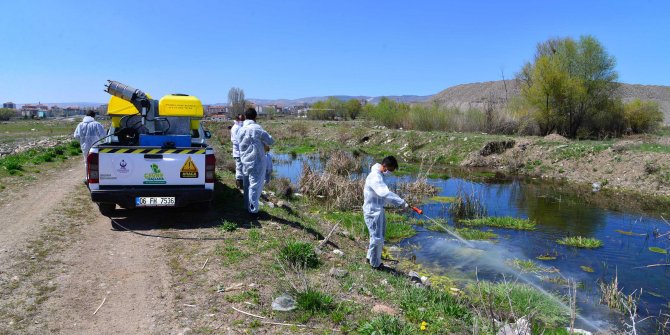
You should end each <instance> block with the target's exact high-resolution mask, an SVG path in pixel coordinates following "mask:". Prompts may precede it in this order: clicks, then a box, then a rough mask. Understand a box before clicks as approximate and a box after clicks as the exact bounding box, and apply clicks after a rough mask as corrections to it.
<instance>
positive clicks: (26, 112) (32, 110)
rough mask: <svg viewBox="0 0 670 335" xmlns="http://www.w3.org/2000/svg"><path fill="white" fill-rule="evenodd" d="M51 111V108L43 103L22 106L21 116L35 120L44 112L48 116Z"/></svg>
mask: <svg viewBox="0 0 670 335" xmlns="http://www.w3.org/2000/svg"><path fill="white" fill-rule="evenodd" d="M48 111H49V106H47V105H43V104H42V103H38V104H36V105H35V104H25V105H23V106H21V116H23V117H26V118H35V117H38V116H39V113H40V112H42V113H43V114H46V113H47V112H48Z"/></svg>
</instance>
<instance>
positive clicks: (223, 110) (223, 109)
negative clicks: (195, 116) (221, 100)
mask: <svg viewBox="0 0 670 335" xmlns="http://www.w3.org/2000/svg"><path fill="white" fill-rule="evenodd" d="M229 109H230V107H228V106H214V105H210V106H206V107H205V115H206V116H210V115H216V114H227V113H228V110H229Z"/></svg>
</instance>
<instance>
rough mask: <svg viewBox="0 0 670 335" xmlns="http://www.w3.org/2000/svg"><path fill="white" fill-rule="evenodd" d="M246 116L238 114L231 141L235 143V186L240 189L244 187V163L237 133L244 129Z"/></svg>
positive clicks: (232, 129)
mask: <svg viewBox="0 0 670 335" xmlns="http://www.w3.org/2000/svg"><path fill="white" fill-rule="evenodd" d="M243 122H244V115H242V114H237V116H236V117H235V124H233V126H232V127H231V128H230V141H231V142H232V143H233V159H234V160H235V185H236V186H237V188H238V189H242V188H243V187H244V185H243V180H244V178H243V177H242V162H241V161H240V142H238V141H237V131H238V130H240V128H242V123H243Z"/></svg>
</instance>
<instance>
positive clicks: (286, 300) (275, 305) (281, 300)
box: [272, 293, 297, 312]
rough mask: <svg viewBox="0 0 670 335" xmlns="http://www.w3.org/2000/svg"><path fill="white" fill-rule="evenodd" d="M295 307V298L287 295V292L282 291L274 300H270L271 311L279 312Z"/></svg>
mask: <svg viewBox="0 0 670 335" xmlns="http://www.w3.org/2000/svg"><path fill="white" fill-rule="evenodd" d="M296 308H297V305H296V302H295V299H293V297H291V296H290V295H288V293H284V294H282V295H280V296H278V297H277V298H275V300H273V301H272V310H273V311H280V312H288V311H292V310H294V309H296Z"/></svg>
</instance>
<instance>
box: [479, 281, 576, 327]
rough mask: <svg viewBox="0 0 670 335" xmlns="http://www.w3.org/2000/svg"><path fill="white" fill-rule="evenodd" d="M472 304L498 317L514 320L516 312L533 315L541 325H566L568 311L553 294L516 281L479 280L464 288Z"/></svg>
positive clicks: (517, 313) (517, 314)
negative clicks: (492, 281)
mask: <svg viewBox="0 0 670 335" xmlns="http://www.w3.org/2000/svg"><path fill="white" fill-rule="evenodd" d="M466 291H467V292H468V295H469V296H470V297H471V298H472V301H473V304H474V305H475V306H477V307H479V308H483V310H487V311H490V312H491V313H492V314H493V315H491V316H492V317H495V318H496V319H498V320H505V321H514V317H515V316H517V317H518V316H519V315H529V314H533V315H534V320H535V321H536V322H538V323H539V325H541V326H542V327H547V328H551V327H557V326H565V324H566V323H567V322H568V320H569V312H568V311H567V310H565V309H564V308H563V307H562V306H561V304H560V303H559V302H558V301H556V300H554V299H553V298H551V297H549V296H547V295H545V294H543V293H542V292H540V291H538V290H537V289H535V288H533V287H531V286H529V285H525V284H519V283H510V282H507V283H491V282H479V283H477V284H470V285H468V287H467V288H466Z"/></svg>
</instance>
